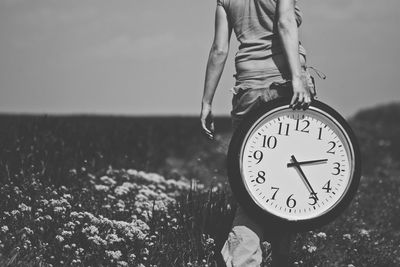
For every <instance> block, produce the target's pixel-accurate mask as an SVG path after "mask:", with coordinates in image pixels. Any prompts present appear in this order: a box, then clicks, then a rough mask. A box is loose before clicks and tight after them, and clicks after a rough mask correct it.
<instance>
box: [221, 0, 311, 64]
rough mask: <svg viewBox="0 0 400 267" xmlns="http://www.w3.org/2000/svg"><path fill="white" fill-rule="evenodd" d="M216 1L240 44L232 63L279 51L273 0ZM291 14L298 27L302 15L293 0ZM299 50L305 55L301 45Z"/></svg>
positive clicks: (263, 58) (281, 48)
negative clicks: (293, 5) (222, 9)
mask: <svg viewBox="0 0 400 267" xmlns="http://www.w3.org/2000/svg"><path fill="white" fill-rule="evenodd" d="M217 4H218V5H220V6H222V7H223V8H224V9H225V11H226V13H227V15H228V19H229V23H230V24H231V25H232V27H233V30H234V32H235V34H236V38H237V40H238V41H239V43H240V45H239V50H238V52H237V53H236V56H235V62H236V63H239V62H243V61H252V60H265V59H268V58H271V57H272V56H274V55H278V54H282V53H283V47H282V45H281V41H280V38H279V36H278V34H277V30H276V26H275V25H276V22H275V19H274V16H275V9H276V0H217ZM295 13H296V21H297V25H298V26H300V24H301V22H302V17H301V13H300V10H299V8H298V6H297V3H296V6H295ZM299 53H300V54H303V55H306V51H305V49H304V47H303V46H302V45H301V44H299Z"/></svg>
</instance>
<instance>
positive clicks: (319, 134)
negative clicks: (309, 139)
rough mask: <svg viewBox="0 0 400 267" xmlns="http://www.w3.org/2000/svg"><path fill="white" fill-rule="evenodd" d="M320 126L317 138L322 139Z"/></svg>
mask: <svg viewBox="0 0 400 267" xmlns="http://www.w3.org/2000/svg"><path fill="white" fill-rule="evenodd" d="M321 137H322V127H319V133H318V140H322V139H321Z"/></svg>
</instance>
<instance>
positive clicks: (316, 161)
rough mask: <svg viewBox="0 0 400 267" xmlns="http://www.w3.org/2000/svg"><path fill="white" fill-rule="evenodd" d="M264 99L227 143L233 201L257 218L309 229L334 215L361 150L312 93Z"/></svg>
mask: <svg viewBox="0 0 400 267" xmlns="http://www.w3.org/2000/svg"><path fill="white" fill-rule="evenodd" d="M289 103H290V99H289V98H278V99H275V100H272V101H269V102H267V103H264V104H263V105H261V106H260V107H259V108H257V109H255V110H254V111H253V112H251V113H250V114H249V115H248V117H247V118H246V119H245V120H243V122H242V123H241V124H240V125H239V127H238V128H237V130H236V131H235V133H234V134H233V137H232V139H231V142H230V145H229V150H228V157H227V163H228V176H229V182H230V184H231V188H232V191H233V193H234V195H235V197H236V199H237V200H238V202H239V204H240V205H241V206H242V207H243V208H244V209H245V210H246V211H247V213H248V214H249V215H250V216H253V217H254V218H255V219H256V220H260V221H262V222H266V223H270V224H271V225H276V226H279V227H281V228H282V227H285V228H290V229H293V230H310V229H314V228H316V227H320V226H322V225H324V224H326V223H328V222H330V221H332V220H333V219H334V218H336V217H337V216H338V215H339V214H340V213H341V212H342V211H343V210H344V209H345V208H346V207H347V206H348V205H349V204H350V202H351V200H352V198H353V197H354V195H355V193H356V191H357V188H358V184H359V181H360V171H361V166H360V152H359V148H358V144H357V140H356V138H355V136H354V133H353V131H352V130H351V128H350V126H349V125H348V123H347V122H346V121H345V119H344V118H343V117H342V116H341V115H340V114H339V113H338V112H336V111H335V110H334V109H332V108H331V107H329V106H328V105H326V104H324V103H322V102H320V101H317V100H313V102H312V103H311V105H310V107H309V108H308V109H307V110H293V109H292V108H290V107H289Z"/></svg>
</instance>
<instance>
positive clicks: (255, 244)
mask: <svg viewBox="0 0 400 267" xmlns="http://www.w3.org/2000/svg"><path fill="white" fill-rule="evenodd" d="M263 235H264V231H263V225H260V224H258V223H257V222H255V221H254V220H253V219H251V218H250V217H249V216H248V215H247V214H246V213H245V211H244V210H243V208H242V207H241V206H239V205H238V207H237V209H236V213H235V218H234V220H233V223H232V229H231V232H230V233H229V236H228V239H227V240H226V241H225V244H224V247H223V248H222V250H221V254H222V257H223V258H224V261H225V263H226V266H227V267H256V266H260V265H261V262H262V251H261V246H260V242H261V241H262V238H263Z"/></svg>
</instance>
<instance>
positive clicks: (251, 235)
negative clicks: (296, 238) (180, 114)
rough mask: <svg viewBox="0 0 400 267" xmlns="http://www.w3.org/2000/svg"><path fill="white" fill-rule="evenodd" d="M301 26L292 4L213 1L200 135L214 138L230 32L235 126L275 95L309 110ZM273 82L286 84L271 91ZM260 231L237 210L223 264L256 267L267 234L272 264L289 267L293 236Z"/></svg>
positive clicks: (293, 0) (287, 0) (310, 86)
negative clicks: (234, 48)
mask: <svg viewBox="0 0 400 267" xmlns="http://www.w3.org/2000/svg"><path fill="white" fill-rule="evenodd" d="M300 24H301V15H300V12H299V9H298V7H297V5H296V0H217V8H216V15H215V34H214V41H213V44H212V47H211V51H210V54H209V58H208V63H207V70H206V78H205V85H204V94H203V99H202V108H201V118H200V119H201V124H202V129H203V132H204V133H205V134H206V135H207V136H208V137H209V138H210V139H213V138H214V123H213V119H212V100H213V97H214V94H215V91H216V88H217V85H218V82H219V79H220V77H221V74H222V71H223V69H224V65H225V62H226V59H227V56H228V51H229V40H230V36H231V33H232V30H233V31H234V32H235V35H236V37H237V39H238V41H239V43H240V46H239V50H238V52H237V53H236V56H235V67H236V75H235V78H236V84H235V86H234V87H233V93H234V96H233V100H232V112H231V116H232V122H233V128H236V127H237V125H238V124H239V123H240V121H241V120H242V119H243V118H244V116H245V115H246V114H247V113H248V112H249V111H250V110H252V109H253V108H255V107H256V106H257V105H258V104H259V103H261V102H262V101H269V100H272V99H274V98H276V97H280V96H292V100H291V105H292V106H293V108H307V107H308V105H309V104H310V102H311V100H312V95H311V91H313V90H314V87H313V83H312V81H311V78H310V75H309V74H308V72H307V70H306V64H305V63H306V53H305V50H304V48H303V47H302V45H301V44H300V42H299V35H298V26H299V25H300ZM272 83H275V84H276V83H277V84H282V85H285V84H286V85H287V84H288V83H289V85H290V86H281V87H279V86H277V87H274V88H272V87H271V88H270V85H271V84H272ZM276 88H280V89H276ZM290 89H292V90H290ZM313 93H314V92H313ZM264 228H265V227H264V226H262V225H260V224H259V223H258V222H256V221H253V220H252V219H251V218H250V217H249V216H248V215H247V214H246V211H245V210H243V209H242V207H240V206H239V207H238V209H237V210H236V213H235V218H234V221H233V225H232V229H231V232H230V233H229V236H228V239H227V241H226V242H225V245H224V247H223V249H222V251H221V253H222V256H223V258H224V260H225V262H226V264H227V266H259V265H260V264H261V261H262V253H261V248H260V241H262V240H264V236H265V235H266V236H267V238H268V239H269V240H271V242H272V251H273V252H272V253H273V255H272V257H273V259H272V260H273V265H274V266H280V267H282V266H285V265H287V258H288V253H289V246H290V240H291V236H290V235H289V234H286V233H281V234H279V235H274V236H271V234H268V229H264Z"/></svg>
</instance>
